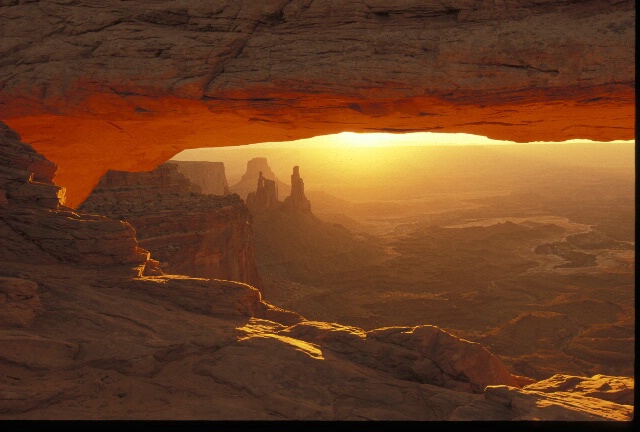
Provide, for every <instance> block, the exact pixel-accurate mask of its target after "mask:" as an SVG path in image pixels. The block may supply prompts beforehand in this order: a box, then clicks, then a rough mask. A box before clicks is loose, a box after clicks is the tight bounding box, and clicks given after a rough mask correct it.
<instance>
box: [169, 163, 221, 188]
mask: <svg viewBox="0 0 640 432" xmlns="http://www.w3.org/2000/svg"><path fill="white" fill-rule="evenodd" d="M167 163H172V164H176V165H177V166H178V171H179V172H180V173H181V174H183V175H184V176H185V177H187V178H188V179H189V181H190V182H191V183H193V184H195V185H197V186H200V191H201V192H202V193H203V194H210V195H229V184H228V183H227V175H226V174H225V170H224V163H222V162H208V161H176V160H171V161H167Z"/></svg>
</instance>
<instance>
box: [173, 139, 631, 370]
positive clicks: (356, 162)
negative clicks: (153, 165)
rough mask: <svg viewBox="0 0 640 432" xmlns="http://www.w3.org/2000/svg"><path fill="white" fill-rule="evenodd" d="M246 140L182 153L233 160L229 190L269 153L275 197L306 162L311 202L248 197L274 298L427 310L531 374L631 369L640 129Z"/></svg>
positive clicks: (332, 315) (403, 313)
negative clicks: (416, 138) (563, 138)
mask: <svg viewBox="0 0 640 432" xmlns="http://www.w3.org/2000/svg"><path fill="white" fill-rule="evenodd" d="M249 147H250V148H242V147H240V148H232V149H225V148H219V149H199V150H192V151H187V152H185V154H184V156H183V155H178V156H177V157H176V158H174V159H176V160H180V159H182V158H183V157H190V158H193V156H194V155H200V156H201V157H203V156H204V155H206V157H207V158H209V159H210V160H215V161H218V162H223V163H224V164H225V167H230V169H229V172H228V181H229V184H230V185H231V186H230V188H231V191H233V189H234V187H233V185H234V183H237V182H239V181H240V177H241V176H242V175H246V172H245V171H246V169H247V168H246V167H247V161H248V160H251V159H252V158H258V159H265V161H262V163H267V164H268V170H269V174H266V173H265V175H269V176H270V177H271V176H275V179H276V180H277V182H278V184H279V191H280V196H281V197H283V196H286V194H288V192H289V191H288V189H287V183H288V182H287V180H288V174H287V172H290V171H291V167H292V166H294V165H300V166H301V168H300V170H301V173H302V176H303V177H304V182H305V187H306V190H305V193H306V196H307V198H308V199H309V201H310V202H311V212H312V214H305V215H300V214H295V213H294V214H292V213H282V212H277V211H258V212H253V214H254V232H255V254H256V255H255V256H256V264H257V267H258V269H259V271H260V275H261V277H262V279H263V281H264V288H263V295H264V297H265V299H266V300H268V301H270V302H272V303H273V304H275V305H278V306H280V307H283V308H286V309H289V310H294V311H296V312H298V313H300V314H302V315H303V316H305V317H307V318H308V319H314V320H321V321H329V322H340V323H344V324H348V325H353V326H357V327H361V328H364V329H374V328H380V327H385V326H396V325H419V324H420V323H424V322H429V323H431V324H433V325H437V326H439V327H441V328H443V329H446V330H447V331H450V332H452V333H454V334H456V335H458V336H460V337H464V338H466V339H469V340H473V341H476V342H480V343H482V344H483V345H486V346H487V347H489V348H490V349H492V350H493V351H494V352H495V353H496V354H498V355H500V356H501V358H503V360H504V361H505V362H506V364H508V365H509V366H510V368H511V371H512V372H513V373H515V374H518V375H523V376H528V377H531V378H534V379H545V378H548V377H550V376H552V375H553V374H554V373H557V372H562V373H568V374H579V375H580V374H581V375H593V374H597V373H602V374H614V375H615V374H620V375H626V376H632V375H633V361H634V354H633V346H634V325H635V322H634V313H635V311H634V309H633V306H632V305H633V303H634V264H635V257H634V240H635V232H634V226H635V224H634V217H635V203H634V199H635V198H634V197H635V191H634V145H633V144H630V143H576V144H573V143H571V144H530V145H499V146H498V145H495V146H492V145H487V146H422V147H401V148H398V147H371V148H366V147H359V148H324V149H323V148H286V147H283V148H260V146H259V145H256V146H249ZM239 167H243V169H244V170H245V171H241V170H240V168H239ZM243 198H246V197H243ZM317 219H319V220H317ZM320 221H323V222H320ZM331 230H334V231H335V230H338V231H340V233H341V235H339V236H338V235H336V234H335V233H333V234H329V232H331ZM595 311H598V313H597V314H596V315H594V312H595Z"/></svg>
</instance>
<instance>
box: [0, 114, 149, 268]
mask: <svg viewBox="0 0 640 432" xmlns="http://www.w3.org/2000/svg"><path fill="white" fill-rule="evenodd" d="M55 172H56V166H55V165H54V164H52V163H51V162H49V161H48V160H46V159H45V158H44V157H43V156H42V155H40V154H38V153H37V152H35V151H34V150H33V149H32V148H31V147H30V146H28V145H26V144H24V143H22V142H20V138H19V136H18V135H17V134H16V133H15V132H14V131H12V130H11V129H9V128H8V127H7V126H6V125H5V124H4V123H2V122H0V190H1V191H2V195H3V196H4V200H3V201H4V203H3V204H2V206H0V213H1V218H0V236H1V237H2V247H1V248H0V260H6V261H18V262H41V263H49V264H53V263H60V262H67V263H75V264H78V265H81V266H102V267H105V266H108V267H113V270H112V271H114V272H116V273H118V272H121V271H124V274H126V275H130V274H131V272H132V271H133V273H134V274H140V273H141V272H143V271H144V270H145V268H146V269H147V270H150V269H151V268H153V267H154V266H155V263H154V262H153V261H150V257H149V252H148V251H146V250H145V249H142V248H141V247H139V246H138V242H137V240H136V238H135V231H134V229H133V228H132V227H131V225H129V224H128V223H126V222H122V221H117V220H113V219H109V218H106V217H103V216H97V215H84V214H78V213H76V212H74V211H73V210H72V209H70V208H68V207H65V206H64V205H63V202H64V196H65V194H64V188H61V187H60V186H56V185H55V184H53V177H54V175H55ZM132 267H134V269H133V270H132Z"/></svg>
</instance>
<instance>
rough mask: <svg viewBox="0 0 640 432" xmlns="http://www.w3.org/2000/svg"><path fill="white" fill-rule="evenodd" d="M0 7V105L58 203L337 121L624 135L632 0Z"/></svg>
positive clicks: (631, 81) (628, 134) (497, 134)
mask: <svg viewBox="0 0 640 432" xmlns="http://www.w3.org/2000/svg"><path fill="white" fill-rule="evenodd" d="M0 8H2V9H1V13H0V35H1V36H2V41H3V42H2V45H1V46H0V53H1V54H2V55H1V58H2V61H0V119H3V120H5V121H7V122H8V124H10V125H11V126H12V127H14V128H15V129H16V130H18V131H19V132H20V133H21V134H22V136H23V137H24V139H25V140H26V142H29V143H32V144H33V145H34V146H35V148H36V149H37V150H38V151H40V152H41V153H42V154H44V155H45V156H47V157H48V158H49V159H50V160H52V161H54V162H55V163H57V164H58V165H59V166H60V172H59V175H58V181H59V183H60V184H61V185H63V186H65V187H67V192H68V196H69V201H68V205H71V206H77V205H78V204H80V202H81V201H82V199H83V198H84V197H86V196H87V195H88V194H89V193H90V191H91V188H92V187H93V186H94V185H95V184H96V183H97V181H98V179H99V178H100V176H101V175H102V174H104V172H106V171H107V169H115V170H128V171H133V170H149V169H152V168H154V167H155V166H157V165H158V164H159V163H161V162H163V161H165V160H167V159H169V158H170V157H171V156H173V155H174V154H176V153H177V152H178V151H180V150H181V149H185V148H194V147H207V146H221V145H241V144H248V143H255V142H264V141H281V140H291V139H299V138H305V137H310V136H316V135H322V134H328V133H336V132H342V131H347V130H348V131H356V132H397V133H403V132H411V131H437V132H466V133H474V134H480V135H487V136H489V137H491V138H498V139H509V140H514V141H518V142H525V141H561V140H566V139H572V138H586V139H594V140H612V139H632V138H633V137H634V112H635V111H634V107H635V92H634V87H635V62H634V59H633V56H632V55H630V53H633V52H634V41H635V34H634V31H635V7H634V2H632V1H630V0H623V1H613V0H611V1H605V0H590V1H581V0H580V1H579V0H569V1H565V2H557V1H553V0H548V1H536V2H530V1H527V0H516V1H510V2H508V3H504V2H498V1H485V2H475V1H464V0H447V1H442V2H438V3H437V4H432V3H430V2H427V3H425V2H420V1H415V0H405V1H393V2H391V1H380V0H367V1H360V0H348V1H341V2H327V1H309V0H293V1H287V0H271V1H269V2H259V3H256V2H253V1H249V0H245V1H217V2H208V1H186V0H178V1H160V2H153V3H147V2H121V1H116V0H106V1H103V2H100V6H96V5H95V4H94V3H93V2H85V1H76V2H73V3H72V4H69V3H67V2H61V1H53V0H50V1H45V2H15V1H12V2H4V3H3V5H2V6H0ZM87 142H90V143H91V145H87V144H86V143H87ZM88 161H91V163H89V162H88Z"/></svg>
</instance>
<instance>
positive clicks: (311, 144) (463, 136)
mask: <svg viewBox="0 0 640 432" xmlns="http://www.w3.org/2000/svg"><path fill="white" fill-rule="evenodd" d="M578 143H603V144H634V143H635V140H613V141H593V140H589V139H571V140H566V141H557V142H555V141H553V142H551V141H532V142H528V143H518V142H515V141H506V140H495V139H491V138H488V137H486V136H482V135H473V134H468V133H441V132H413V133H404V134H401V133H383V132H371V133H359V132H340V133H337V134H331V135H319V136H315V137H312V138H303V139H298V140H292V141H269V142H262V143H255V144H246V145H240V146H234V147H235V148H253V147H256V148H336V147H337V148H343V149H348V148H371V147H416V146H417V147H419V146H475V145H527V144H578ZM234 147H229V148H234ZM186 151H187V152H188V151H189V150H186Z"/></svg>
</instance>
